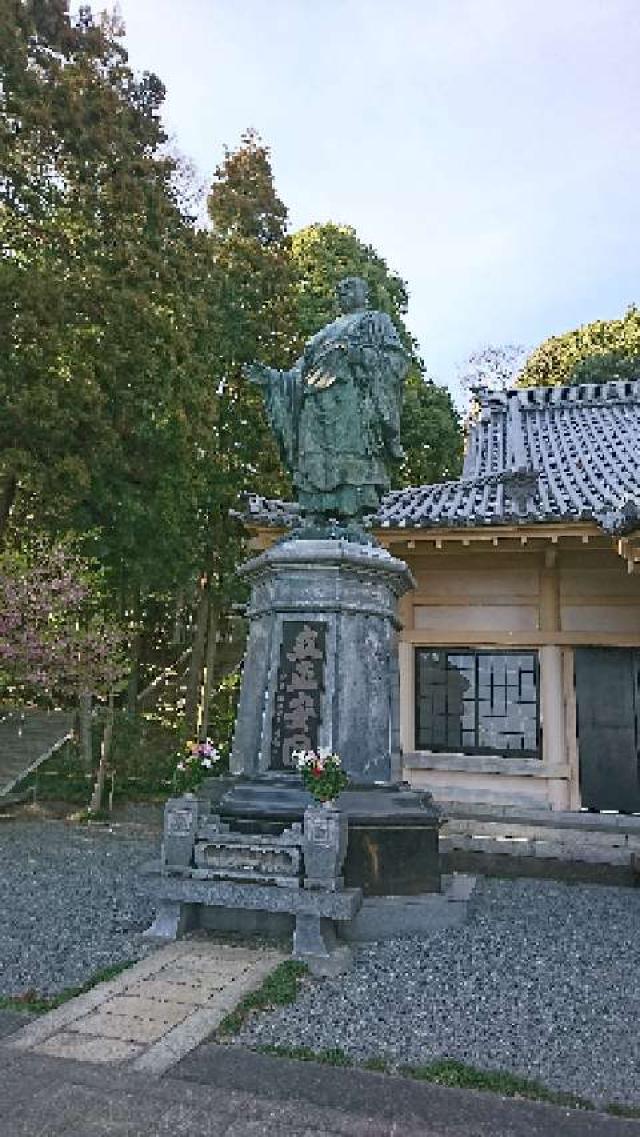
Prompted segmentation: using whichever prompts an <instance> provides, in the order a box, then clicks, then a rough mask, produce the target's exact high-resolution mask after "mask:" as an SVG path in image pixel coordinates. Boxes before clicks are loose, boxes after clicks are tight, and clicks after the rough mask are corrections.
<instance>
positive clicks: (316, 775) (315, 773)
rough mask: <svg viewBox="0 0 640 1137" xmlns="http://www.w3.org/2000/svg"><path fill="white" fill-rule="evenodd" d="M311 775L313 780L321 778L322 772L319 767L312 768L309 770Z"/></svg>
mask: <svg viewBox="0 0 640 1137" xmlns="http://www.w3.org/2000/svg"><path fill="white" fill-rule="evenodd" d="M311 773H312V774H313V776H314V778H321V777H322V770H321V768H320V766H313V767H312V769H311Z"/></svg>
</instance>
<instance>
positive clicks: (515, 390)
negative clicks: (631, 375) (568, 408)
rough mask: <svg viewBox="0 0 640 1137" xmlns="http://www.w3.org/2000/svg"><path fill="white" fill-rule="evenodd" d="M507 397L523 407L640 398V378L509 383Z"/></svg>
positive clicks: (623, 400) (638, 399) (624, 400)
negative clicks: (525, 384) (545, 384)
mask: <svg viewBox="0 0 640 1137" xmlns="http://www.w3.org/2000/svg"><path fill="white" fill-rule="evenodd" d="M505 395H506V398H507V400H509V401H511V400H512V399H513V400H516V399H517V401H518V403H519V404H520V407H521V408H522V409H523V410H526V409H527V407H528V406H533V405H535V406H537V407H540V406H557V405H558V404H566V403H571V404H576V403H578V404H582V405H585V404H589V405H590V406H593V405H594V403H602V402H611V401H614V402H625V403H626V402H640V378H638V379H609V380H607V382H606V383H564V384H562V385H561V386H558V387H555V386H554V387H512V388H510V389H509V390H508V391H505Z"/></svg>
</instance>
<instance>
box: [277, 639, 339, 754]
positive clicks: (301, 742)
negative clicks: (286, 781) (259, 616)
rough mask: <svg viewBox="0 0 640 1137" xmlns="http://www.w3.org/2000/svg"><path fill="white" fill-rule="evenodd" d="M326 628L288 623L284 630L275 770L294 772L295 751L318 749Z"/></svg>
mask: <svg viewBox="0 0 640 1137" xmlns="http://www.w3.org/2000/svg"><path fill="white" fill-rule="evenodd" d="M325 642H326V626H325V624H324V623H322V622H320V621H318V622H316V623H314V622H311V621H307V620H304V621H302V620H287V621H285V623H284V625H283V629H282V644H281V647H280V665H279V667H278V679H277V683H276V693H275V705H274V710H273V722H272V733H271V769H272V770H293V769H294V765H295V763H294V759H293V757H292V754H293V751H294V750H316V749H317V747H318V728H319V726H320V701H321V698H322V691H323V689H324V663H325Z"/></svg>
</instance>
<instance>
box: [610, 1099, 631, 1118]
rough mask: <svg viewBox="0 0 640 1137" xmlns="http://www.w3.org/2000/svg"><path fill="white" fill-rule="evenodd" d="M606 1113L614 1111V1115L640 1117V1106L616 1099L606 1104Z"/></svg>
mask: <svg viewBox="0 0 640 1137" xmlns="http://www.w3.org/2000/svg"><path fill="white" fill-rule="evenodd" d="M605 1113H612V1114H613V1116H614V1117H640V1106H637V1105H623V1104H622V1102H619V1101H614V1102H611V1104H610V1105H607V1106H605Z"/></svg>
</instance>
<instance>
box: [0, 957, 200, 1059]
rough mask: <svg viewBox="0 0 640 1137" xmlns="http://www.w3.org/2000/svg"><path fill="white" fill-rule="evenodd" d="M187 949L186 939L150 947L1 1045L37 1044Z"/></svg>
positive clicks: (16, 1047)
mask: <svg viewBox="0 0 640 1137" xmlns="http://www.w3.org/2000/svg"><path fill="white" fill-rule="evenodd" d="M190 950H192V943H191V942H190V941H189V940H184V941H183V942H182V943H179V944H167V945H166V946H164V947H160V948H158V949H156V950H154V951H153V952H151V953H150V954H149V955H148V956H145V958H144V959H140V960H138V962H137V963H134V964H133V966H132V967H127V968H126V970H124V971H122V972H121V973H120V975H116V976H115V978H113V979H108V980H107V981H106V982H104V983H98V984H97V985H96V986H95V987H92V988H91V990H90V991H85V993H84V994H83V995H76V997H75V998H74V999H69V1001H68V1002H67V1003H63V1004H62V1006H60V1007H56V1008H55V1010H53V1011H48V1012H47V1013H46V1014H44V1015H42V1016H41V1017H40V1018H38V1019H36V1020H35V1021H34V1022H31V1023H28V1024H27V1026H25V1027H23V1029H22V1030H19V1031H16V1032H15V1034H12V1035H9V1038H8V1039H7V1040H6V1041H4V1042H3V1043H2V1044H1V1045H2V1046H4V1047H8V1048H11V1049H12V1050H29V1049H31V1047H32V1046H38V1045H39V1044H40V1043H41V1042H45V1041H46V1039H48V1038H50V1037H51V1035H53V1034H56V1033H57V1032H58V1031H59V1030H62V1029H63V1028H64V1027H66V1026H69V1024H70V1023H73V1022H75V1021H76V1020H77V1019H79V1018H82V1017H83V1015H86V1014H88V1013H89V1012H90V1011H94V1010H95V1009H96V1007H99V1006H100V1005H101V1004H102V1003H104V1002H106V1000H107V999H111V998H112V997H113V996H114V995H120V994H122V992H123V991H126V989H127V987H131V986H132V985H133V984H134V983H136V982H137V981H138V980H140V979H146V978H147V977H148V976H149V975H153V974H154V972H156V971H159V970H160V968H161V967H164V965H165V964H167V963H173V961H174V960H176V959H179V958H180V956H182V955H185V954H186V953H187V952H188V951H190Z"/></svg>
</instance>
